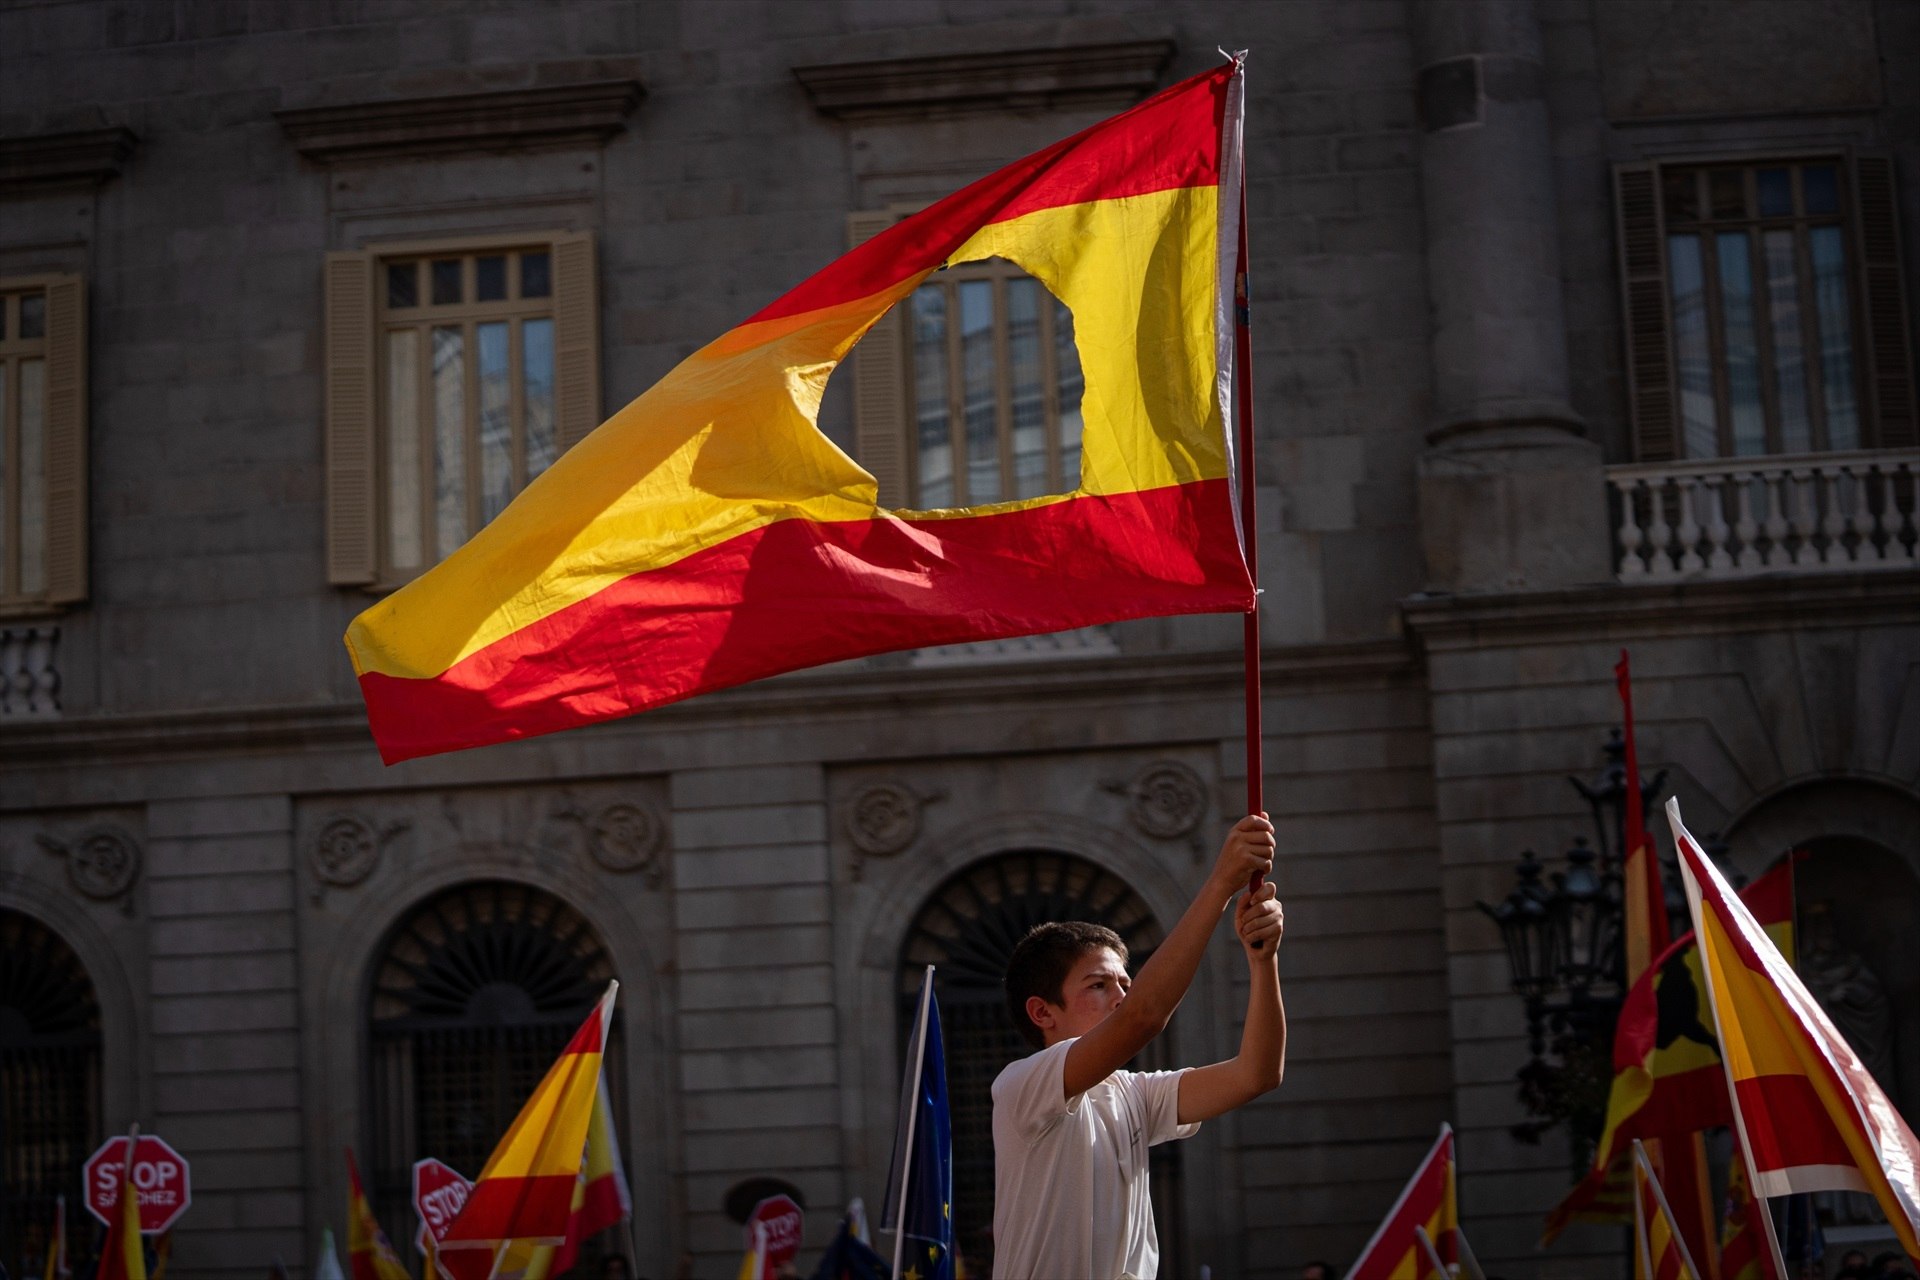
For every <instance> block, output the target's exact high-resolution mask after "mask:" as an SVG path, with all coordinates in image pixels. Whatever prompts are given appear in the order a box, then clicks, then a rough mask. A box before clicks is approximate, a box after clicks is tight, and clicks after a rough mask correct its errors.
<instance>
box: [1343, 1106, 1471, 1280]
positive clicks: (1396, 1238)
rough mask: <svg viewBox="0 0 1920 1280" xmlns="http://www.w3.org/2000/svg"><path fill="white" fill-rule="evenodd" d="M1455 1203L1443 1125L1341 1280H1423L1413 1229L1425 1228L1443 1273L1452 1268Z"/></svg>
mask: <svg viewBox="0 0 1920 1280" xmlns="http://www.w3.org/2000/svg"><path fill="white" fill-rule="evenodd" d="M1459 1203H1460V1202H1459V1199H1458V1198H1457V1197H1456V1195H1455V1194H1454V1164H1453V1127H1452V1126H1451V1125H1445V1124H1443V1125H1441V1126H1440V1136H1439V1138H1437V1139H1435V1141H1434V1144H1433V1146H1432V1147H1431V1148H1429V1149H1428V1151H1427V1155H1426V1158H1425V1159H1424V1160H1422V1161H1421V1162H1420V1167H1419V1168H1417V1169H1415V1170H1414V1171H1413V1177H1411V1178H1409V1179H1407V1185H1406V1186H1405V1187H1403V1188H1402V1189H1401V1191H1400V1198H1399V1199H1398V1200H1395V1201H1394V1202H1393V1208H1391V1209H1389V1210H1387V1216H1386V1217H1385V1218H1384V1219H1382V1220H1381V1223H1380V1226H1379V1227H1378V1229H1376V1230H1375V1231H1374V1233H1373V1239H1371V1240H1369V1241H1367V1246H1366V1248H1364V1249H1362V1250H1361V1251H1360V1256H1359V1258H1357V1259H1356V1260H1355V1261H1354V1264H1353V1266H1352V1267H1351V1268H1350V1269H1349V1270H1348V1271H1347V1274H1346V1277H1345V1280H1429V1278H1430V1277H1432V1275H1433V1264H1432V1263H1431V1262H1430V1261H1428V1259H1427V1253H1426V1250H1425V1249H1424V1248H1422V1247H1421V1245H1420V1238H1419V1237H1418V1236H1417V1235H1415V1234H1414V1230H1413V1229H1414V1228H1415V1227H1422V1228H1425V1230H1426V1233H1427V1238H1428V1239H1430V1240H1432V1241H1433V1249H1434V1252H1435V1253H1437V1254H1438V1255H1439V1256H1440V1261H1442V1262H1443V1263H1445V1264H1446V1265H1447V1266H1448V1267H1449V1268H1453V1267H1456V1266H1458V1265H1459V1262H1460V1245H1459V1231H1460V1213H1459ZM1438 1280H1448V1278H1447V1277H1446V1276H1440V1277H1439V1278H1438Z"/></svg>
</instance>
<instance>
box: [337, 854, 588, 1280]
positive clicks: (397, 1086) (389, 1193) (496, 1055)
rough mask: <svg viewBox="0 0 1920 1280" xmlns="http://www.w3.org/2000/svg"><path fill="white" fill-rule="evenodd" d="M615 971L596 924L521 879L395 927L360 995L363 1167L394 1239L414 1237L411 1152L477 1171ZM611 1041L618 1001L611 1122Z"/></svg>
mask: <svg viewBox="0 0 1920 1280" xmlns="http://www.w3.org/2000/svg"><path fill="white" fill-rule="evenodd" d="M614 976H615V975H614V972H613V964H612V961H611V959H610V958H609V957H608V955H607V950H606V947H605V946H604V944H603V943H602V942H601V940H600V938H599V936H598V935H597V934H596V933H595V932H594V930H593V927H592V926H591V925H589V924H588V923H587V922H586V920H585V919H584V918H582V917H581V915H580V914H579V912H577V911H575V910H574V909H573V908H572V907H570V906H568V905H567V904H566V903H565V902H563V901H561V900H560V899H559V898H557V897H555V896H553V895H552V894H550V893H546V892H544V891H543V890H540V889H536V888H534V887H532V886H530V885H525V884H518V883H514V882H510V881H502V880H488V881H475V882H472V883H468V884H461V885H455V886H454V887H452V888H450V889H446V890H443V891H442V892H440V893H438V894H435V895H434V896H433V897H431V898H428V899H427V900H426V901H424V902H422V903H420V904H419V905H418V906H416V907H415V908H414V909H413V910H412V911H411V912H409V913H408V914H407V916H406V917H405V918H404V919H402V920H401V921H400V923H399V924H398V925H396V926H395V928H394V930H393V932H392V933H391V934H390V935H389V938H388V941H387V944H386V946H385V947H384V948H383V950H382V952H381V954H380V957H379V959H378V960H377V961H376V962H375V964H374V967H373V973H372V978H371V982H370V985H369V989H368V996H367V1042H368V1061H367V1092H366V1097H367V1102H368V1106H367V1109H366V1113H365V1114H366V1116H367V1123H368V1138H369V1141H368V1143H367V1146H366V1156H367V1159H366V1162H365V1171H366V1174H367V1177H368V1180H369V1182H370V1183H371V1184H372V1185H371V1186H370V1187H369V1188H368V1191H369V1194H370V1195H372V1197H373V1199H374V1208H375V1211H376V1212H377V1213H378V1214H379V1216H380V1220H381V1222H382V1223H383V1224H384V1225H385V1226H386V1229H387V1232H388V1234H389V1236H390V1237H391V1238H392V1239H393V1240H394V1242H395V1244H396V1246H398V1247H405V1246H404V1244H403V1242H410V1241H411V1240H412V1239H413V1235H414V1226H415V1223H414V1220H413V1210H412V1208H411V1205H410V1181H411V1172H412V1168H413V1163H414V1161H416V1160H419V1159H423V1158H425V1157H428V1156H433V1157H436V1158H438V1159H440V1160H444V1161H446V1162H447V1163H448V1164H450V1165H452V1166H453V1167H454V1168H455V1169H458V1170H459V1171H460V1172H461V1173H463V1174H465V1175H466V1176H468V1177H469V1178H472V1177H477V1176H478V1175H479V1172H480V1169H481V1166H483V1165H484V1164H485V1163H486V1159H487V1157H488V1156H489V1155H490V1154H492V1152H493V1148H494V1144H495V1143H497V1142H498V1141H499V1140H500V1137H501V1135H502V1134H503V1133H505V1132H506V1129H507V1126H508V1125H509V1124H511V1123H512V1122H513V1118H514V1116H515V1115H517V1114H518V1113H519V1110H520V1107H521V1105H522V1104H524V1103H525V1102H526V1100H527V1097H528V1095H529V1094H530V1093H531V1092H532V1091H533V1088H534V1086H535V1085H537V1084H538V1083H539V1082H540V1079H541V1077H542V1076H543V1075H545V1073H546V1071H547V1068H549V1067H550V1066H552V1065H553V1060H554V1058H555V1057H556V1056H557V1055H558V1054H559V1053H560V1050H561V1049H562V1048H563V1047H564V1046H565V1045H566V1042H567V1039H568V1037H569V1036H571V1035H572V1034H573V1032H574V1031H575V1030H576V1029H577V1028H578V1027H579V1025H580V1023H581V1021H582V1020H583V1019H584V1018H585V1017H586V1016H587V1014H588V1012H589V1011H590V1010H591V1009H592V1008H593V1004H594V1002H595V1001H596V1000H598V999H599V997H600V995H601V993H602V992H604V991H605V989H606V984H607V982H608V980H609V979H611V978H612V977H614ZM620 1039H621V1037H620V1018H619V1015H618V1013H617V1012H616V1014H615V1018H614V1029H613V1035H612V1038H611V1041H610V1043H609V1045H608V1051H607V1059H606V1071H605V1079H606V1080H607V1081H608V1088H609V1089H610V1090H611V1091H612V1093H613V1101H614V1114H615V1117H616V1121H618V1118H619V1117H620V1116H622V1115H623V1110H622V1108H621V1105H620V1104H621V1102H622V1098H621V1095H620V1088H619V1085H618V1083H617V1081H618V1080H619V1079H620V1078H621V1072H620V1068H619V1064H620ZM621 1127H624V1126H621ZM583 1257H585V1258H586V1260H587V1261H592V1260H593V1259H592V1258H591V1257H588V1256H586V1255H583Z"/></svg>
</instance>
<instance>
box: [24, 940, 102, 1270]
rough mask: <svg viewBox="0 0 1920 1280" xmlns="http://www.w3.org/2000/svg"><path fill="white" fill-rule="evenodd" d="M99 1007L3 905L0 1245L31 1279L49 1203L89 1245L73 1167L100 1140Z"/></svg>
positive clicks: (63, 947) (74, 973)
mask: <svg viewBox="0 0 1920 1280" xmlns="http://www.w3.org/2000/svg"><path fill="white" fill-rule="evenodd" d="M100 1073H101V1068H100V1004H99V1001H98V999H97V998H96V996H95V994H94V989H93V982H92V980H91V979H90V978H89V977H88V976H87V971H86V967H85V966H84V965H82V964H81V963H80V958H79V956H77V955H75V954H74V952H73V948H71V947H69V946H68V945H67V944H66V942H65V941H64V940H62V939H61V937H60V936H59V935H58V934H56V933H54V932H53V930H51V929H49V928H47V927H46V926H45V925H43V924H41V923H40V922H39V921H38V920H36V919H34V918H33V917H32V916H29V915H26V914H25V913H23V912H19V911H11V910H8V909H6V908H4V907H0V1188H3V1190H0V1248H3V1249H4V1250H5V1253H4V1254H3V1255H0V1257H4V1260H5V1262H6V1264H7V1266H8V1268H9V1269H10V1270H11V1271H12V1273H13V1274H14V1275H17V1276H23V1275H38V1274H39V1273H40V1270H41V1266H42V1263H43V1262H44V1260H45V1257H46V1242H47V1237H48V1235H49V1234H50V1233H51V1230H52V1226H53V1216H54V1212H55V1206H56V1204H57V1200H56V1197H58V1196H62V1195H64V1196H66V1198H67V1239H68V1240H69V1241H71V1242H74V1245H73V1247H72V1254H73V1257H74V1258H75V1260H78V1258H79V1257H80V1255H81V1253H82V1252H83V1250H82V1248H81V1247H80V1242H83V1241H86V1240H89V1239H91V1238H92V1233H91V1231H89V1230H88V1228H87V1225H86V1224H87V1223H88V1222H89V1221H91V1219H89V1217H88V1216H87V1211H86V1209H85V1208H84V1207H82V1205H81V1197H80V1190H81V1186H80V1168H81V1166H82V1165H84V1164H85V1163H86V1161H87V1157H88V1156H89V1155H91V1154H92V1153H93V1150H94V1148H95V1147H97V1146H99V1145H100V1142H101V1140H102V1132H101V1130H102V1122H101V1115H100Z"/></svg>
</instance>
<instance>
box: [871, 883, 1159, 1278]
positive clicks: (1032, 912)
mask: <svg viewBox="0 0 1920 1280" xmlns="http://www.w3.org/2000/svg"><path fill="white" fill-rule="evenodd" d="M1050 920H1085V921H1088V922H1090V923H1093V924H1103V925H1105V926H1107V927H1108V928H1109V929H1112V930H1113V931H1114V932H1115V933H1117V934H1119V935H1120V939H1121V941H1123V942H1125V943H1126V944H1127V950H1128V952H1129V956H1128V967H1129V968H1130V969H1132V970H1134V971H1135V972H1138V970H1139V967H1140V964H1141V963H1142V962H1143V961H1144V960H1145V959H1146V958H1147V956H1149V955H1151V954H1152V952H1153V949H1154V948H1155V947H1157V946H1158V945H1159V944H1160V939H1161V937H1162V930H1161V928H1160V924H1159V922H1158V921H1157V920H1155V919H1154V916H1153V912H1152V911H1151V910H1150V909H1149V908H1148V907H1147V904H1146V903H1145V902H1143V901H1141V899H1140V897H1139V895H1138V894H1136V893H1134V891H1133V890H1132V889H1131V888H1129V887H1128V886H1127V884H1126V883H1125V882H1124V881H1122V880H1121V879H1120V878H1119V877H1117V876H1114V875H1112V874H1111V873H1109V872H1107V871H1103V870H1102V869H1101V868H1099V867H1097V866H1095V865H1094V864H1093V863H1091V862H1088V861H1087V860H1086V859H1084V858H1077V857H1074V856H1072V855H1071V854H1064V853H1054V852H1051V851H1044V850H1028V851H1022V852H1018V853H1008V854H1002V855H1000V856H998V857H995V858H990V859H988V860H986V861H984V862H977V863H975V864H973V865H972V866H970V867H968V868H967V869H966V870H964V871H962V872H960V873H959V874H958V875H956V876H954V877H953V878H952V879H950V880H948V881H947V882H946V883H945V884H943V885H941V886H940V888H939V889H938V890H937V891H935V893H934V894H933V896H932V897H931V898H929V899H928V901H927V903H926V905H924V906H923V907H921V908H920V913H919V914H918V915H917V916H915V917H914V920H913V924H912V926H911V927H909V929H908V930H907V937H906V941H905V942H904V943H903V944H902V946H901V948H900V973H899V986H898V990H899V1002H898V1003H899V1018H900V1031H899V1039H900V1043H901V1045H902V1046H904V1045H905V1044H906V1041H907V1036H908V1034H909V1032H910V1031H911V1028H912V1021H913V1014H914V1008H915V1002H916V1001H917V999H918V998H919V994H920V981H921V975H922V974H923V973H924V972H925V970H926V966H928V965H930V964H931V965H933V966H935V969H934V991H935V993H936V994H937V995H938V996H939V999H940V1020H941V1031H942V1032H943V1034H944V1036H945V1040H946V1049H947V1094H948V1099H949V1104H948V1105H949V1106H950V1107H951V1108H952V1112H953V1217H954V1227H955V1230H956V1231H957V1232H958V1234H959V1239H960V1248H961V1250H962V1252H963V1253H964V1254H965V1256H966V1260H967V1266H968V1269H969V1270H974V1269H976V1268H978V1269H981V1270H983V1271H984V1269H985V1268H986V1267H987V1264H988V1263H990V1262H991V1261H992V1256H993V1246H992V1238H991V1235H990V1232H991V1231H992V1229H993V1096H992V1092H991V1090H992V1087H993V1080H994V1077H995V1076H997V1075H999V1074H1000V1070H1001V1068H1002V1067H1005V1066H1006V1065H1007V1064H1008V1063H1009V1062H1012V1061H1013V1060H1014V1059H1015V1058H1019V1057H1022V1056H1024V1055H1025V1054H1027V1053H1028V1052H1029V1050H1028V1048H1027V1045H1026V1042H1025V1041H1023V1040H1021V1038H1020V1034H1019V1032H1018V1031H1016V1030H1015V1029H1014V1027H1013V1024H1012V1022H1011V1021H1010V1020H1009V1018H1008V1015H1007V1001H1006V995H1005V989H1004V988H1003V987H1002V985H1001V983H1002V980H1003V979H1004V978H1005V976H1006V971H1007V957H1008V956H1010V955H1012V954H1013V948H1014V945H1015V944H1016V943H1018V942H1019V941H1020V939H1021V938H1022V937H1023V936H1025V934H1026V932H1027V930H1029V929H1031V928H1032V927H1033V926H1034V925H1037V924H1042V923H1045V922H1047V921H1050ZM1131 1065H1132V1066H1133V1067H1134V1068H1135V1069H1137V1070H1143V1071H1153V1070H1159V1069H1161V1068H1164V1067H1167V1066H1171V1065H1173V1063H1172V1061H1171V1059H1170V1058H1169V1056H1168V1053H1167V1044H1166V1040H1165V1037H1162V1038H1161V1039H1160V1040H1157V1041H1155V1042H1154V1043H1153V1044H1151V1045H1149V1046H1148V1047H1147V1050H1146V1052H1145V1053H1143V1054H1142V1055H1141V1056H1140V1058H1139V1060H1137V1061H1135V1062H1134V1063H1132V1064H1131ZM1179 1176H1180V1175H1179V1144H1178V1143H1171V1142H1169V1143H1163V1144H1161V1145H1160V1146H1157V1147H1155V1148H1154V1149H1153V1154H1152V1165H1151V1177H1152V1187H1153V1213H1154V1220H1155V1223H1156V1225H1157V1227H1158V1230H1159V1235H1160V1255H1161V1256H1162V1257H1163V1258H1178V1257H1179V1256H1180V1252H1179V1249H1180V1245H1179V1236H1180V1213H1179V1204H1180V1195H1179Z"/></svg>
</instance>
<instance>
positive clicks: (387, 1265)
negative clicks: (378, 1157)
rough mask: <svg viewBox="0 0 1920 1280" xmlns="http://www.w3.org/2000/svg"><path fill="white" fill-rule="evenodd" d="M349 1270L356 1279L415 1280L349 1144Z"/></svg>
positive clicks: (354, 1279)
mask: <svg viewBox="0 0 1920 1280" xmlns="http://www.w3.org/2000/svg"><path fill="white" fill-rule="evenodd" d="M347 1270H349V1271H351V1272H352V1273H353V1280H412V1278H411V1277H410V1276H408V1275H407V1267H406V1264H405V1263H403V1262H401V1261H400V1255H399V1254H397V1253H395V1252H394V1251H393V1244H392V1242H390V1241H389V1240H388V1239H387V1233H386V1232H385V1231H383V1230H381V1228H380V1219H378V1218H376V1217H374V1215H373V1205H372V1204H370V1203H368V1201H367V1189H366V1188H365V1187H364V1186H362V1185H361V1183H360V1165H359V1162H358V1161H356V1160H355V1159H354V1158H353V1148H352V1147H348V1148H347Z"/></svg>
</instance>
